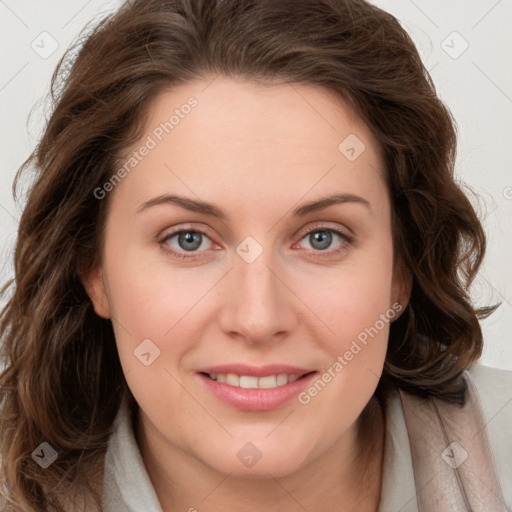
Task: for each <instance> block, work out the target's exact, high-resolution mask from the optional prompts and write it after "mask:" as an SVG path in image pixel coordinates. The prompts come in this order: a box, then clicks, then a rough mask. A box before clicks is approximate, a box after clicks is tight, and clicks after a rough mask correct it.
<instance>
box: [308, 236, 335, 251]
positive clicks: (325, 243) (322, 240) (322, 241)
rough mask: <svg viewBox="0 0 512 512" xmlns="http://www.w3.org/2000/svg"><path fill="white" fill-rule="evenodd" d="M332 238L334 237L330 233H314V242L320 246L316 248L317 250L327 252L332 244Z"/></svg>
mask: <svg viewBox="0 0 512 512" xmlns="http://www.w3.org/2000/svg"><path fill="white" fill-rule="evenodd" d="M331 238H332V235H331V233H329V232H328V231H315V232H314V233H313V240H314V242H315V243H316V242H319V246H316V248H317V249H320V250H322V251H323V250H325V249H327V248H328V247H329V245H330V244H331ZM312 245H313V247H315V244H314V243H312Z"/></svg>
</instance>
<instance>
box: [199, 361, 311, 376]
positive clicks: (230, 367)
mask: <svg viewBox="0 0 512 512" xmlns="http://www.w3.org/2000/svg"><path fill="white" fill-rule="evenodd" d="M313 371H314V370H310V369H307V368H300V367H298V366H290V365H286V364H268V365H265V366H252V365H248V364H222V365H219V366H208V367H205V368H201V369H199V370H198V373H210V374H212V373H215V374H219V373H220V374H228V373H234V374H235V375H248V376H252V377H267V376H268V375H278V374H280V373H285V374H287V375H305V374H306V373H311V372H313Z"/></svg>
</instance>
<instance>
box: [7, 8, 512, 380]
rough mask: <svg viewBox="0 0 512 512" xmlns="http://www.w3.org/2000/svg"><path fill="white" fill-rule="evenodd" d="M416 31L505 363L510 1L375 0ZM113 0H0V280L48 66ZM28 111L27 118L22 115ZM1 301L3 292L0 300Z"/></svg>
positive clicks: (511, 309) (488, 349)
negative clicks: (480, 239)
mask: <svg viewBox="0 0 512 512" xmlns="http://www.w3.org/2000/svg"><path fill="white" fill-rule="evenodd" d="M374 3H375V4H376V5H378V6H379V7H381V8H382V9H385V10H387V11H389V12H390V13H392V14H393V15H394V16H396V17H397V18H398V19H399V20H400V22H401V23H402V25H403V26H404V28H405V29H406V30H407V31H408V32H409V34H410V35H411V36H412V38H413V39H414V41H415V43H416V45H417V47H418V49H419V51H420V54H421V56H422V59H423V61H424V63H425V65H426V67H427V69H428V70H429V71H430V73H431V76H432V78H433V80H434V83H435V84H436V88H437V91H438V94H439V95H440V97H441V98H442V99H443V101H444V102H445V103H446V105H447V106H448V107H449V109H450V110H451V112H452V113H453V116H454V117H455V119H456V121H457V127H458V134H459V145H458V157H457V165H456V172H457V176H458V179H459V180H461V181H462V182H464V183H465V184H467V185H468V186H469V187H471V189H472V190H473V191H475V192H476V193H477V194H478V198H479V199H474V204H475V205H476V206H477V208H478V211H479V214H480V216H481V218H482V220H483V224H484V227H485V229H486V232H487V234H488V252H487V257H486V261H485V264H484V266H483V268H482V271H481V274H480V276H479V278H478V279H477V281H476V283H475V285H474V287H473V289H472V298H473V301H474V303H475V304H478V305H485V304H489V303H496V302H501V306H500V308H499V309H498V310H497V312H495V313H494V314H493V315H492V316H491V317H490V318H488V319H487V320H484V321H483V322H482V326H483V331H484V338H485V349H484V354H483V356H482V359H481V362H482V363H484V364H487V365H489V366H493V367H496V368H505V369H510V370H512V336H511V331H512V292H511V290H512V241H511V239H512V236H511V228H512V173H511V164H512V152H511V151H510V146H511V144H512V137H511V135H512V133H511V132H512V130H511V124H512V123H511V121H512V66H510V55H512V36H511V27H512V0H374ZM119 5H120V2H119V1H117V0H116V1H114V0H111V1H106V0H89V1H86V0H60V1H58V0H0V48H1V50H0V53H1V56H0V58H1V69H2V73H1V75H0V99H1V102H0V105H1V109H2V110H1V120H2V122H1V140H2V152H1V162H2V166H1V171H0V173H1V174H0V180H1V181H0V183H1V186H0V249H1V253H0V262H1V265H0V282H1V283H2V284H3V283H4V282H5V281H6V280H7V279H8V278H10V277H11V276H12V274H13V265H12V252H13V247H14V242H15V237H16V229H17V222H18V220H17V219H19V216H20V212H21V210H22V207H23V203H22V202H20V203H15V202H14V200H13V197H12V191H11V185H12V181H13V179H14V175H15V173H16V171H17V169H18V168H19V166H20V165H21V163H22V162H23V161H24V160H25V159H26V158H27V157H28V155H29V154H30V152H31V151H32V149H33V148H34V146H35V144H36V142H37V139H38V137H39V135H40V133H41V129H42V127H43V125H44V119H45V97H46V95H47V93H48V91H49V83H50V77H51V74H52V72H53V70H54V68H55V65H56V63H57V61H58V59H59V58H60V57H61V55H62V54H63V53H64V51H65V49H66V48H67V47H68V46H69V44H70V43H71V42H72V41H73V40H74V38H75V37H76V36H77V35H78V34H79V32H80V30H81V29H82V28H83V27H84V26H85V24H86V23H87V22H88V21H90V20H92V19H93V18H95V17H102V16H104V15H105V14H107V13H108V12H111V11H112V10H115V8H116V7H117V6H119ZM31 110H32V115H31V118H30V122H29V119H28V116H29V113H30V111H31ZM4 304H5V297H4V298H3V299H2V300H0V306H3V305H4Z"/></svg>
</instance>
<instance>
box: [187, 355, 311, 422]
mask: <svg viewBox="0 0 512 512" xmlns="http://www.w3.org/2000/svg"><path fill="white" fill-rule="evenodd" d="M316 374H318V372H317V371H316V370H307V369H304V368H298V367H292V366H283V365H269V366H266V367H253V366H247V365H229V366H227V365H225V366H217V367H212V368H203V369H201V370H200V371H198V372H197V373H196V375H197V377H199V379H200V381H201V382H202V384H203V386H204V387H205V389H206V391H207V392H209V393H211V394H212V395H213V396H214V397H216V398H218V399H220V401H221V402H223V403H224V404H229V405H230V406H232V407H235V408H237V409H241V410H245V411H253V412H258V411H270V410H273V409H278V408H280V407H283V406H286V405H289V404H290V403H291V402H292V401H293V400H294V399H296V398H297V396H298V395H299V393H300V392H301V391H304V389H305V388H306V387H307V386H308V385H309V384H310V383H311V381H312V380H313V378H314V376H315V375H316Z"/></svg>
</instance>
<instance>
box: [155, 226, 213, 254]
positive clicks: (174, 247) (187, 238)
mask: <svg viewBox="0 0 512 512" xmlns="http://www.w3.org/2000/svg"><path fill="white" fill-rule="evenodd" d="M207 240H209V241H210V243H211V240H210V238H209V237H208V235H206V233H203V232H202V231H198V230H194V229H181V230H179V231H174V232H173V233H170V234H168V235H166V236H165V238H164V239H163V240H162V241H161V242H160V243H161V244H162V246H163V248H164V250H166V251H169V252H171V253H173V254H174V255H175V256H178V257H179V258H190V257H194V256H195V254H196V253H197V252H202V251H200V250H199V249H207V248H208V246H209V245H210V244H208V243H207V242H206V241H207ZM187 253H192V254H190V255H188V254H187Z"/></svg>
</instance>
